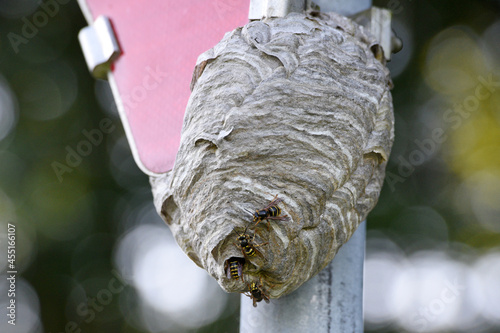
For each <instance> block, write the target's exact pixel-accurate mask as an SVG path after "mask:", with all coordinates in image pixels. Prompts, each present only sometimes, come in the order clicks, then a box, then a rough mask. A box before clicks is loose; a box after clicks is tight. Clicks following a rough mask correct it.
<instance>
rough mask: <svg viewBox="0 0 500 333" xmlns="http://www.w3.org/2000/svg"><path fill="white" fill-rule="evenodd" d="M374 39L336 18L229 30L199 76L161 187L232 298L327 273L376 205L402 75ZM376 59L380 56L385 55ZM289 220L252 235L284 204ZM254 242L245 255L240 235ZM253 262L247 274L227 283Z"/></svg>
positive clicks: (192, 245)
mask: <svg viewBox="0 0 500 333" xmlns="http://www.w3.org/2000/svg"><path fill="white" fill-rule="evenodd" d="M374 45H376V41H375V40H374V39H373V38H372V37H371V36H370V35H369V33H367V32H365V31H364V29H363V27H361V26H358V25H357V24H355V23H354V22H352V21H351V20H349V19H347V18H345V17H343V16H340V15H337V14H333V13H329V14H318V15H316V16H312V15H306V14H290V15H288V16H287V17H285V18H272V19H266V20H263V21H254V22H251V23H249V24H247V25H246V26H244V27H242V28H238V29H236V30H234V31H232V32H230V33H227V34H226V35H225V36H224V38H223V40H222V41H221V42H220V43H219V44H218V45H216V46H215V47H214V48H213V49H211V50H209V51H207V52H205V53H204V54H202V55H201V56H200V57H199V59H198V63H197V66H196V68H195V71H194V75H193V83H192V94H191V97H190V100H189V103H188V106H187V109H186V114H185V118H184V124H183V130H182V137H181V144H180V149H179V152H178V154H177V158H176V162H175V166H174V168H173V169H172V170H171V171H170V172H169V173H167V174H165V175H164V176H162V177H155V178H152V179H151V183H152V185H153V192H154V194H155V204H156V206H157V208H158V210H159V211H160V214H161V215H162V217H163V218H164V219H165V221H166V222H167V224H168V225H169V226H170V228H171V230H172V232H173V234H174V236H175V238H176V240H177V242H178V244H179V245H180V247H181V248H182V249H183V250H184V251H185V253H187V255H188V256H189V257H190V258H191V259H192V260H193V261H194V262H195V263H196V264H198V265H199V266H200V267H202V268H204V269H206V270H207V271H208V272H209V273H210V274H211V275H212V276H213V277H214V278H215V279H216V280H217V281H218V282H219V284H220V286H221V287H222V288H223V289H224V290H226V291H229V292H243V291H245V290H247V288H248V284H249V283H251V282H259V281H260V279H262V283H263V290H265V291H266V293H269V295H270V297H271V298H276V297H280V296H283V295H285V294H288V293H290V292H292V291H293V290H295V289H296V288H298V287H299V286H300V285H301V284H302V283H304V282H305V281H307V280H308V279H310V278H311V277H312V276H314V275H315V274H317V273H318V272H319V271H320V270H321V269H323V268H324V267H325V266H326V265H327V264H328V263H329V262H330V261H331V260H332V259H333V257H334V256H335V254H336V253H337V251H338V250H339V248H340V247H341V246H342V244H344V243H345V242H347V241H348V240H349V238H350V237H351V235H352V234H353V232H354V231H355V230H356V228H357V227H358V225H359V223H360V222H362V221H363V220H364V219H365V218H366V216H367V214H368V213H369V211H370V210H371V209H372V208H373V207H374V206H375V204H376V202H377V200H378V197H379V194H380V190H381V188H382V184H383V179H384V170H385V165H386V161H387V159H388V156H389V153H390V150H391V146H392V142H393V137H394V134H393V127H394V120H393V111H392V101H391V94H390V87H391V81H390V76H389V72H388V70H387V68H386V67H385V65H384V64H382V63H381V62H380V61H379V60H377V59H376V57H375V55H374V50H376V48H374V47H373V46H374ZM375 53H376V52H375ZM275 195H279V198H281V199H283V202H282V203H280V204H279V207H280V208H281V209H282V214H286V215H288V216H289V217H290V219H289V220H288V221H280V220H271V223H270V225H271V228H270V230H268V229H267V223H266V222H265V221H264V223H260V224H259V225H258V226H257V227H256V229H255V230H254V229H252V227H253V223H252V217H251V216H250V214H249V213H248V212H246V211H245V210H247V211H252V212H254V211H255V210H256V209H261V208H262V207H264V206H266V204H268V203H269V201H270V200H271V199H272V198H273V197H274V196H275ZM247 227H248V229H247V233H248V234H250V235H251V236H253V235H254V234H255V240H254V243H255V244H262V243H265V242H268V244H266V245H262V246H260V247H258V248H257V249H258V253H257V255H255V256H253V257H248V258H244V255H243V253H242V251H241V249H240V248H239V247H238V246H236V244H235V243H236V238H237V234H240V233H242V232H244V230H245V228H247ZM233 257H236V258H244V259H246V260H245V264H244V266H243V278H244V281H243V279H231V278H228V276H227V274H226V273H227V272H226V271H225V268H224V266H225V264H227V263H226V261H227V260H228V259H229V258H233Z"/></svg>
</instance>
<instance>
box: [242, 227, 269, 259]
mask: <svg viewBox="0 0 500 333" xmlns="http://www.w3.org/2000/svg"><path fill="white" fill-rule="evenodd" d="M247 228H248V227H247ZM247 228H245V231H243V233H242V234H239V235H238V237H237V238H236V240H237V241H238V243H239V244H236V243H234V245H236V246H237V247H239V248H240V249H241V252H242V253H243V255H244V256H245V257H254V256H255V254H256V253H257V252H258V250H257V249H256V248H257V247H259V246H262V245H266V244H268V242H265V243H261V244H254V240H255V235H256V234H257V233H254V234H253V236H250V235H249V234H247Z"/></svg>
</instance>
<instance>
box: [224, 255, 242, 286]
mask: <svg viewBox="0 0 500 333" xmlns="http://www.w3.org/2000/svg"><path fill="white" fill-rule="evenodd" d="M244 264H245V259H243V258H235V257H232V258H229V259H228V260H226V263H225V265H224V270H225V271H226V276H227V278H228V279H235V280H237V279H239V278H240V276H241V279H242V280H243V265H244ZM243 281H244V280H243Z"/></svg>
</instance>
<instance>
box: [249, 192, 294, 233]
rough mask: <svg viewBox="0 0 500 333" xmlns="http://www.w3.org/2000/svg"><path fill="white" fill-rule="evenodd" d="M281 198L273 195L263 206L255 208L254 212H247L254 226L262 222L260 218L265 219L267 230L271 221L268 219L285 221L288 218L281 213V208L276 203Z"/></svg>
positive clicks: (280, 200)
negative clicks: (251, 217) (250, 215)
mask: <svg viewBox="0 0 500 333" xmlns="http://www.w3.org/2000/svg"><path fill="white" fill-rule="evenodd" d="M282 201H283V199H281V198H278V195H277V194H276V196H275V197H274V199H273V200H271V202H270V203H269V204H268V205H267V206H266V207H264V208H262V209H259V210H256V211H255V213H252V212H249V213H250V214H252V216H253V221H254V222H255V225H254V228H255V227H257V225H258V224H259V223H260V222H262V220H266V221H267V230H269V229H270V227H271V223H270V222H269V220H282V221H286V220H288V219H289V217H288V215H281V208H279V207H278V204H279V203H280V202H282Z"/></svg>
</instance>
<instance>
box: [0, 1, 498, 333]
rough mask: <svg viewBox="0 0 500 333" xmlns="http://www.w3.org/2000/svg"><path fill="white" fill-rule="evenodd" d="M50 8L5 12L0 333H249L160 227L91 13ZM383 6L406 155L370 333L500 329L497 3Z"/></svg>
mask: <svg viewBox="0 0 500 333" xmlns="http://www.w3.org/2000/svg"><path fill="white" fill-rule="evenodd" d="M51 1H52V2H56V0H51ZM51 1H44V2H43V4H45V7H43V6H41V5H40V1H34V0H22V1H21V0H19V1H1V2H0V247H1V250H0V256H1V257H0V267H1V268H2V273H1V275H0V277H1V281H0V305H1V307H0V318H1V319H0V331H1V332H37V333H38V332H53V333H56V332H57V333H59V332H75V333H76V332H95V333H100V332H103V333H104V332H123V333H139V332H237V331H238V330H239V328H238V326H239V320H238V316H239V305H238V304H239V295H234V294H233V295H227V294H225V293H224V292H223V291H222V290H220V288H219V287H218V286H217V284H216V283H215V281H214V280H213V279H211V278H210V277H209V276H208V275H207V274H206V273H205V272H203V271H202V270H201V269H199V268H197V267H196V266H195V264H194V263H192V262H190V261H189V259H187V256H185V255H184V254H183V253H182V252H181V251H180V250H179V249H178V247H177V245H176V244H175V242H174V241H173V238H172V236H171V235H170V233H169V230H168V228H167V227H166V225H165V224H164V223H163V221H162V220H161V219H160V217H158V216H157V214H156V211H155V209H154V206H153V202H152V195H151V191H150V185H149V181H148V177H147V176H146V175H144V174H143V173H142V172H141V171H140V170H139V168H138V167H137V166H136V164H135V162H134V160H133V157H132V154H131V152H130V148H129V146H128V143H127V140H126V138H125V134H124V130H123V126H122V124H121V121H120V118H119V116H118V113H117V110H116V106H115V104H114V102H113V99H112V96H111V91H110V89H109V86H108V85H107V83H106V82H104V81H98V80H95V79H93V78H92V77H91V75H90V74H89V72H88V69H87V66H86V64H85V61H84V58H83V55H82V51H81V48H80V45H79V43H78V37H77V35H78V32H79V30H80V29H82V28H83V27H85V26H86V25H87V23H86V21H85V20H84V18H83V15H82V13H81V10H80V8H79V6H78V4H77V2H76V1H69V2H68V1H59V2H56V3H57V4H58V5H57V9H54V8H55V7H52V12H50V13H48V14H47V6H46V5H47V3H49V2H51ZM216 1H219V2H223V3H226V5H227V6H230V5H231V4H232V3H234V2H233V1H232V0H216ZM374 4H375V5H377V6H380V7H386V8H389V9H392V10H393V27H394V30H395V31H396V33H397V34H398V35H399V37H401V38H402V39H403V43H404V48H403V50H402V51H401V52H400V53H398V54H396V55H394V56H393V61H392V62H391V63H390V64H389V67H390V69H391V72H392V74H393V77H394V79H393V81H394V86H395V87H394V89H393V100H394V109H395V114H396V141H395V144H394V147H393V151H392V154H391V158H390V161H389V164H388V167H387V179H386V183H385V185H384V189H383V192H382V195H381V198H380V200H379V203H378V205H377V207H376V208H375V209H374V211H373V212H372V213H371V214H370V215H369V217H368V239H367V254H366V265H365V331H370V332H402V331H403V332H451V331H453V332H460V331H464V332H472V331H474V332H480V331H481V332H497V331H498V330H500V314H499V313H500V310H499V309H500V1H493V0H491V1H457V0H455V1H452V0H443V1H430V0H424V1H416V0H415V1H408V0H406V1H405V0H400V1H399V0H390V1H375V3H374ZM41 13H46V15H42V14H41ZM49 14H50V15H49ZM44 17H46V18H47V19H46V20H45V19H44ZM35 21H36V22H37V25H34V24H33V22H35ZM145 52H147V50H145ZM9 224H10V225H15V237H16V263H15V264H16V270H17V275H16V306H17V307H16V325H15V326H13V325H10V324H7V320H6V317H7V319H9V318H8V316H6V314H8V309H7V306H8V302H9V299H8V297H7V294H8V289H9V284H8V283H7V282H6V281H7V280H6V275H7V273H4V272H7V271H8V270H9V269H8V265H9V262H8V260H7V255H6V253H7V245H6V244H7V242H6V240H7V239H8V226H9ZM7 277H8V276H7Z"/></svg>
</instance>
